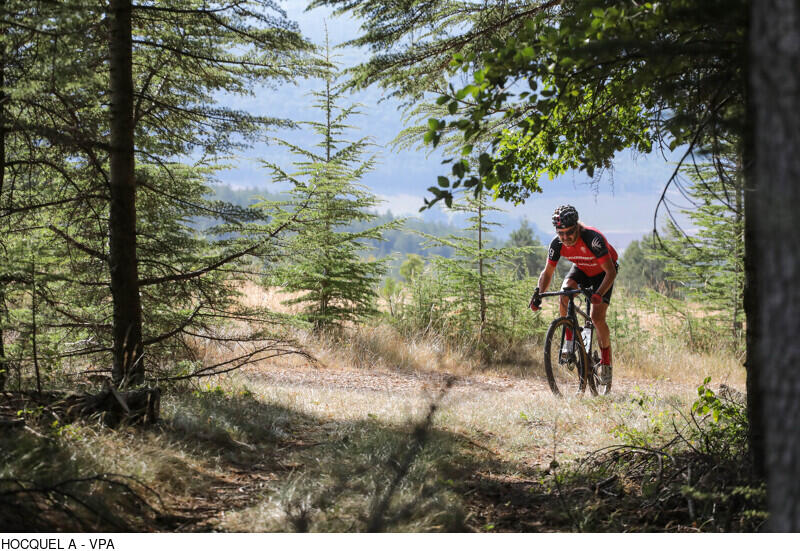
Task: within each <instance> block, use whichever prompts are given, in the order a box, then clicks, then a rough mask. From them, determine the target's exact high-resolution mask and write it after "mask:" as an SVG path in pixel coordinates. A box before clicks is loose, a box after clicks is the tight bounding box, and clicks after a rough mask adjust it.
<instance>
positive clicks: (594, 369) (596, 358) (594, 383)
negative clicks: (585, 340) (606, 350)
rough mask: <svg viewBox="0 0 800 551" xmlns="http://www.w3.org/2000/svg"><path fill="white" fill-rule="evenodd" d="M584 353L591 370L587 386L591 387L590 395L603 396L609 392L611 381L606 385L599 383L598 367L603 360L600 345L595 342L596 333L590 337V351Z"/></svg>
mask: <svg viewBox="0 0 800 551" xmlns="http://www.w3.org/2000/svg"><path fill="white" fill-rule="evenodd" d="M586 353H587V356H588V357H589V365H590V366H591V369H590V370H589V374H590V379H591V380H590V381H589V386H590V387H592V394H595V395H598V394H599V395H600V396H605V395H606V394H608V393H609V392H611V381H610V380H609V381H608V384H606V385H604V384H601V383H600V376H599V371H598V370H599V369H600V365H601V364H602V363H603V360H602V358H601V356H600V343H599V342H598V341H597V333H596V332H595V334H594V335H592V347H591V350H587V351H586Z"/></svg>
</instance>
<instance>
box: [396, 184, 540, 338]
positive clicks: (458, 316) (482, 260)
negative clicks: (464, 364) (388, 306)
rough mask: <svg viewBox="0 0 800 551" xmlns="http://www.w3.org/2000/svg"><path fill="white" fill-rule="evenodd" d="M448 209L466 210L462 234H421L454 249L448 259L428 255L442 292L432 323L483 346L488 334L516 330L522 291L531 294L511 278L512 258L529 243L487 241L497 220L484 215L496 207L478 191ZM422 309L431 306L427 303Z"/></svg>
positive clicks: (432, 242)
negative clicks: (504, 244)
mask: <svg viewBox="0 0 800 551" xmlns="http://www.w3.org/2000/svg"><path fill="white" fill-rule="evenodd" d="M451 208H452V210H453V211H455V212H461V213H467V214H468V215H469V216H468V218H467V220H466V221H467V226H466V227H465V230H466V232H465V234H464V235H450V236H448V237H446V238H441V237H436V236H432V235H428V236H426V237H427V238H428V245H439V246H447V247H451V248H452V249H453V250H454V254H453V256H452V257H451V258H445V257H441V256H435V257H432V258H431V263H432V265H433V269H432V273H431V277H432V278H433V279H434V280H436V281H438V282H439V289H440V292H442V296H441V297H440V299H439V301H438V309H439V312H438V316H439V320H438V322H437V324H438V325H439V327H440V328H441V329H442V330H445V331H446V332H447V331H449V332H452V333H454V334H456V335H458V336H460V337H461V338H467V339H471V340H473V341H474V342H476V343H477V344H478V346H479V347H483V346H484V345H486V344H487V341H488V340H489V338H499V337H501V336H503V335H506V336H507V335H513V334H514V333H515V332H517V331H518V330H519V329H520V324H521V323H522V317H521V315H519V314H520V312H521V311H522V310H523V309H524V308H525V307H526V306H527V300H526V298H524V296H525V294H526V293H527V294H530V288H528V287H529V285H528V284H529V283H530V281H529V280H527V281H522V282H520V281H518V280H516V278H515V276H514V264H513V261H514V259H517V258H519V257H520V256H521V255H524V254H528V253H531V252H533V250H534V248H533V247H502V246H501V247H493V246H491V245H489V244H488V243H489V237H490V235H489V234H490V232H491V228H492V227H494V226H498V225H499V224H497V223H496V222H491V221H490V220H489V214H490V213H491V212H495V211H500V210H501V209H499V208H497V207H494V206H491V205H489V202H488V199H487V194H486V193H485V192H483V191H481V192H479V193H478V194H477V195H472V193H471V192H470V193H468V194H465V195H464V196H463V197H462V198H461V201H460V202H454V203H453V205H452V207H451ZM413 302H414V300H412V304H413ZM425 309H428V310H431V308H430V307H427V306H426V307H425ZM423 313H424V312H422V311H420V312H418V313H417V314H423ZM446 327H447V328H449V329H445V328H446Z"/></svg>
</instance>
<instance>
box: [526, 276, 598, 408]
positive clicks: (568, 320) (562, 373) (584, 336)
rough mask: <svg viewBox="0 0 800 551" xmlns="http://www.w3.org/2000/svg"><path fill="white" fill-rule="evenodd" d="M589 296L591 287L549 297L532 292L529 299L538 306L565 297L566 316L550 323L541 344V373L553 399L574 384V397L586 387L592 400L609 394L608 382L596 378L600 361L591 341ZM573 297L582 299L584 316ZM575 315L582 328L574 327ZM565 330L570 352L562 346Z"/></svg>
mask: <svg viewBox="0 0 800 551" xmlns="http://www.w3.org/2000/svg"><path fill="white" fill-rule="evenodd" d="M593 292H594V291H593V289H592V288H591V287H590V288H586V289H584V288H582V287H578V288H577V289H563V290H561V291H553V292H549V293H538V292H534V294H533V296H532V297H531V304H534V301H537V299H538V303H537V304H536V305H537V306H538V304H540V303H541V299H542V298H546V297H553V296H567V297H569V304H568V305H567V315H566V316H563V317H559V318H556V319H554V320H553V322H552V323H551V324H550V328H549V329H548V330H547V336H546V337H545V340H544V370H545V374H546V375H547V382H548V384H549V385H550V390H552V391H553V394H555V395H556V396H561V395H563V392H562V390H561V389H564V390H566V389H567V388H569V387H570V386H572V385H574V384H575V382H576V380H577V383H578V390H577V393H578V394H582V393H583V392H585V391H586V387H587V385H588V387H589V390H590V391H591V393H592V395H594V396H597V395H598V394H600V395H605V394H608V393H609V392H610V391H611V379H610V378H609V380H608V382H607V383H602V382H601V381H602V379H601V378H600V374H599V369H600V366H601V365H602V360H601V358H600V350H599V344H598V343H597V339H595V338H594V323H592V318H591V313H592V303H591V300H590V299H591V296H592V293H593ZM577 295H583V296H584V299H585V307H586V312H584V311H583V310H582V309H581V308H580V307H579V306H577V305H576V304H575V297H576V296H577ZM578 314H580V316H581V317H582V318H583V319H584V320H585V322H584V325H583V327H581V326H580V324H579V323H578ZM566 329H571V330H572V335H573V341H572V342H573V345H572V350H567V349H566V347H565V346H564V342H565V340H566V339H565V332H566ZM554 344H556V347H555V349H554V348H553V345H554ZM587 367H588V369H587ZM559 387H561V388H559Z"/></svg>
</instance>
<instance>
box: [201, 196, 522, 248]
mask: <svg viewBox="0 0 800 551" xmlns="http://www.w3.org/2000/svg"><path fill="white" fill-rule="evenodd" d="M212 188H213V190H214V197H213V198H214V199H218V200H220V201H226V202H229V203H233V204H235V205H239V206H243V207H249V206H252V205H254V204H256V203H258V202H259V200H260V199H267V200H280V199H285V198H286V197H285V196H284V195H281V194H280V193H270V192H267V191H264V190H263V189H256V188H241V189H234V188H231V187H229V186H212ZM398 218H400V217H398V216H394V215H393V214H392V213H391V211H389V212H386V213H384V214H379V215H378V218H377V219H375V220H373V221H372V222H370V223H366V222H362V223H356V224H353V225H352V226H350V227H349V228H348V229H349V230H351V231H360V230H363V229H365V228H366V227H368V226H375V225H379V224H385V223H387V222H391V221H393V220H397V219H398ZM211 224H212V220H210V219H198V220H197V221H196V227H197V228H198V229H201V230H202V229H206V228H208V227H209V226H211ZM416 232H419V233H425V234H429V235H434V236H437V237H445V236H447V235H453V234H460V233H463V232H462V230H461V228H460V227H459V226H458V225H456V224H455V223H448V222H443V221H438V220H424V219H422V218H418V217H409V218H406V219H405V224H404V227H403V229H399V230H390V231H387V232H386V233H385V234H384V237H385V241H372V243H371V244H372V246H373V247H375V249H374V251H373V253H372V254H374V255H375V256H376V257H377V258H383V257H385V256H389V255H394V256H395V257H396V261H395V262H393V264H396V263H399V262H401V261H402V260H403V259H404V258H405V256H406V255H407V254H418V255H420V256H425V257H427V256H430V255H440V256H445V257H448V258H449V257H450V256H451V255H452V254H453V251H452V249H450V248H449V247H431V248H424V247H423V244H424V242H425V238H424V237H422V236H421V235H419V234H418V233H416ZM498 233H501V232H498ZM502 233H504V234H507V233H508V232H502ZM499 242H500V240H499V239H498V238H495V239H492V236H490V239H489V243H490V245H494V246H497V244H498V243H499Z"/></svg>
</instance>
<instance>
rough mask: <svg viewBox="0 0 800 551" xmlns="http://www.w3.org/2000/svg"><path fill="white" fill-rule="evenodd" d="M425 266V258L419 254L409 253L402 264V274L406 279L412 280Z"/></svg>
mask: <svg viewBox="0 0 800 551" xmlns="http://www.w3.org/2000/svg"><path fill="white" fill-rule="evenodd" d="M424 267H425V260H423V258H422V257H421V256H420V255H418V254H407V255H406V260H405V261H404V262H403V263H402V264H401V265H400V276H401V277H402V278H403V279H405V280H406V281H408V282H410V281H412V280H413V279H414V278H415V277H417V275H419V273H420V272H422V269H423V268H424Z"/></svg>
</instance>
